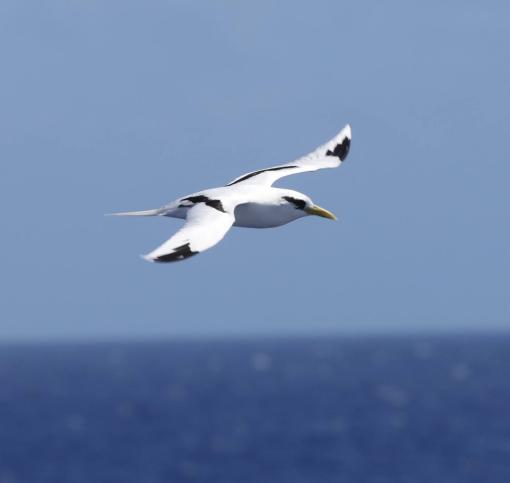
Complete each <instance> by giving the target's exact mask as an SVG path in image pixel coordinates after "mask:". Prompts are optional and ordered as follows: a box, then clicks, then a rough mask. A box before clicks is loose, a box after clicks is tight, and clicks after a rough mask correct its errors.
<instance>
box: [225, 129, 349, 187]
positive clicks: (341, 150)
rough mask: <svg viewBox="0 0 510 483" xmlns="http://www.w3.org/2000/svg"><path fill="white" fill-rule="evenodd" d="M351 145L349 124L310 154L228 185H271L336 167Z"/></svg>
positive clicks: (241, 177)
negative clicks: (308, 172)
mask: <svg viewBox="0 0 510 483" xmlns="http://www.w3.org/2000/svg"><path fill="white" fill-rule="evenodd" d="M350 145H351V126H349V124H347V125H346V126H345V127H344V128H343V129H342V130H341V131H340V132H339V133H338V134H337V135H336V136H335V137H334V138H333V139H331V140H330V141H328V142H327V143H326V144H323V145H322V146H320V147H318V148H317V149H316V150H315V151H313V152H311V153H310V154H307V155H306V156H303V157H302V158H299V159H298V160H296V161H293V162H291V163H287V164H282V165H280V166H273V167H272V168H266V169H261V170H259V171H253V172H251V173H246V174H243V175H242V176H239V177H238V178H236V179H234V180H233V181H231V182H230V183H229V184H228V185H227V186H232V185H235V184H250V185H264V186H271V185H272V184H273V183H274V182H275V181H276V180H278V179H280V178H283V177H284V176H289V175H291V174H296V173H304V172H306V171H316V170H318V169H323V168H336V167H337V166H340V163H341V162H342V161H343V160H344V159H345V158H346V157H347V154H348V153H349V147H350Z"/></svg>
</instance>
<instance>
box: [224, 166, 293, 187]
mask: <svg viewBox="0 0 510 483" xmlns="http://www.w3.org/2000/svg"><path fill="white" fill-rule="evenodd" d="M290 168H297V166H277V167H276V168H267V169H259V170H258V171H253V172H252V173H248V174H245V175H244V176H241V177H240V178H239V179H236V180H234V181H232V182H231V183H229V184H228V185H227V186H232V185H233V184H236V183H240V182H241V181H244V180H246V179H249V178H253V176H257V175H258V174H261V173H265V172H266V171H280V170H281V169H290Z"/></svg>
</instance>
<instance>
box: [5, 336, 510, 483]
mask: <svg viewBox="0 0 510 483" xmlns="http://www.w3.org/2000/svg"><path fill="white" fill-rule="evenodd" d="M509 481H510V335H492V336H489V335H484V336H482V335H470V336H453V335H451V336H401V337H397V336H395V337H364V338H354V337H331V338H326V337H324V338H315V339H314V338H310V339H306V338H301V339H299V338H295V339H269V338H267V339H262V338H261V339H250V340H248V339H246V340H233V339H232V340H223V341H219V340H215V341H204V340H202V341H173V342H118V343H74V344H69V343H55V344H50V343H45V344H40V345H36V344H13V345H8V344H4V345H2V346H1V347H0V483H19V482H22V483H180V482H183V483H184V482H200V483H333V482H334V483H342V482H349V483H390V482H391V483H399V482H401V483H431V482H434V483H443V482H444V483H469V482H473V483H475V482H476V483H482V482H483V483H486V482H487V483H508V482H509Z"/></svg>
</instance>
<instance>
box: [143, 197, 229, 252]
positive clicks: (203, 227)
mask: <svg viewBox="0 0 510 483" xmlns="http://www.w3.org/2000/svg"><path fill="white" fill-rule="evenodd" d="M218 203H219V204H216V205H215V206H211V205H206V204H205V203H202V202H201V203H198V204H196V205H195V206H193V207H192V208H190V209H189V210H188V213H187V216H186V222H185V223H184V225H183V226H182V228H181V229H180V230H179V231H178V232H177V233H176V234H175V235H174V236H173V237H172V238H170V239H169V240H167V241H166V242H165V243H163V245H161V246H160V247H158V248H156V249H155V250H154V251H152V252H151V253H149V254H148V255H145V256H144V257H143V258H145V259H146V260H148V261H150V262H178V261H180V260H185V259H186V258H189V257H191V256H193V255H196V254H197V253H200V252H203V251H204V250H207V249H208V248H211V247H212V246H214V245H216V243H218V242H219V241H220V240H221V239H222V238H223V237H224V236H225V234H226V233H227V231H228V230H229V229H230V227H231V226H232V225H233V223H234V221H235V218H234V214H233V213H230V212H228V211H225V210H224V208H223V205H222V204H221V202H218Z"/></svg>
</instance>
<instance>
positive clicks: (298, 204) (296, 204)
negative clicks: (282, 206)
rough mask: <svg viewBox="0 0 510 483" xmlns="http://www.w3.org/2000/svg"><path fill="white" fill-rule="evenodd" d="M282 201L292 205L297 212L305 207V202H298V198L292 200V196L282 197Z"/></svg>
mask: <svg viewBox="0 0 510 483" xmlns="http://www.w3.org/2000/svg"><path fill="white" fill-rule="evenodd" d="M283 199H284V200H285V201H288V202H289V203H292V204H293V205H294V207H295V208H296V209H297V210H304V209H305V207H306V201H305V200H300V199H298V198H293V197H292V196H284V197H283Z"/></svg>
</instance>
